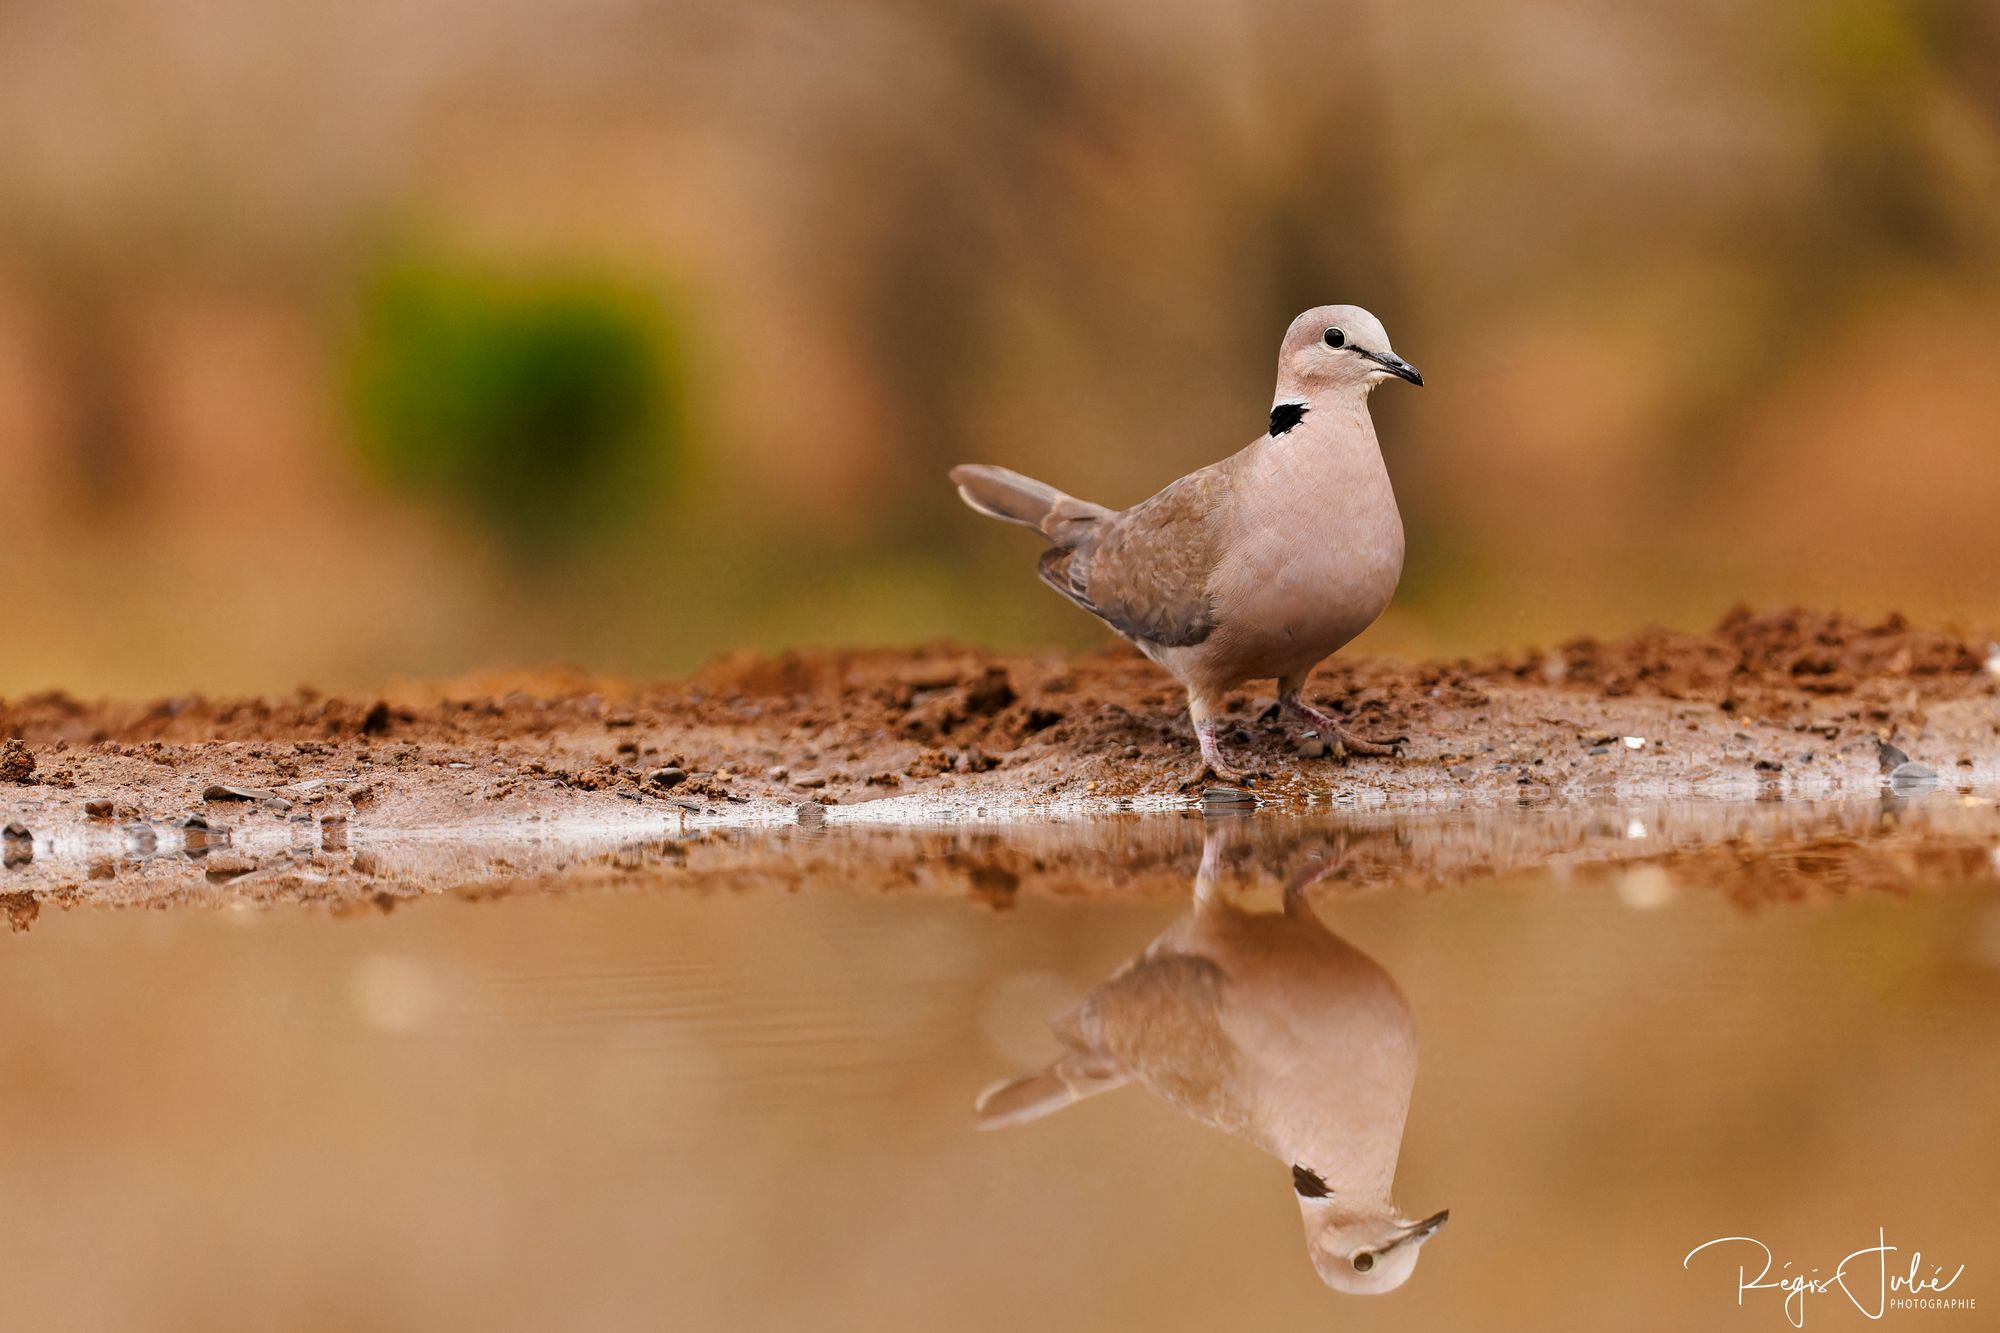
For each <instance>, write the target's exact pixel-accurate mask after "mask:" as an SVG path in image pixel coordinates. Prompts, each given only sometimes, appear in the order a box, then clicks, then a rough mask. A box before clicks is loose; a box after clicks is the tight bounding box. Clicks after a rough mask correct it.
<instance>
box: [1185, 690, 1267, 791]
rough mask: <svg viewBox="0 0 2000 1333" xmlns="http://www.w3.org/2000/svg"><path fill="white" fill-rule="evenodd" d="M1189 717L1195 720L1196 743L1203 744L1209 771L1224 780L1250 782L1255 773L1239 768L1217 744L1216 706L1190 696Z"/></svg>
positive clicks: (1205, 761)
mask: <svg viewBox="0 0 2000 1333" xmlns="http://www.w3.org/2000/svg"><path fill="white" fill-rule="evenodd" d="M1188 717H1189V718H1191V719H1192V720H1193V721H1194V739H1195V743H1196V744H1197V745H1199V746H1201V758H1202V762H1203V763H1204V764H1206V765H1207V766H1208V771H1209V772H1211V773H1213V774H1215V776H1216V777H1218V778H1221V779H1222V780H1223V781H1224V782H1248V781H1250V779H1251V777H1252V776H1254V775H1253V774H1250V773H1247V772H1245V771H1244V770H1242V769H1240V768H1237V767H1236V766H1235V765H1234V764H1231V763H1230V762H1229V761H1228V760H1226V759H1224V758H1223V757H1222V747H1221V746H1220V745H1218V744H1216V740H1215V733H1216V726H1217V723H1216V717H1215V707H1214V705H1213V704H1211V703H1210V702H1209V701H1208V700H1206V699H1203V698H1200V697H1199V696H1195V695H1190V696H1188Z"/></svg>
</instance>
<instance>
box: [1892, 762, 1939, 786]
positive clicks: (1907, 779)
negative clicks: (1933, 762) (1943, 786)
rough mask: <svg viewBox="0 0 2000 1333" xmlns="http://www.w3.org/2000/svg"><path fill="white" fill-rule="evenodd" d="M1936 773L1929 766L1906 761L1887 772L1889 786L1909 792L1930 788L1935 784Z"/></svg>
mask: <svg viewBox="0 0 2000 1333" xmlns="http://www.w3.org/2000/svg"><path fill="white" fill-rule="evenodd" d="M1937 780H1938V773H1937V770H1936V769H1935V768H1932V767H1931V766H1930V765H1929V764H1919V763H1917V762H1915V761H1914V760H1908V761H1905V762H1903V763H1900V764H1898V765H1896V766H1895V767H1894V768H1893V769H1890V770H1889V785H1890V787H1892V788H1895V789H1897V790H1899V791H1909V790H1915V789H1921V788H1924V787H1931V786H1935V785H1936V784H1937Z"/></svg>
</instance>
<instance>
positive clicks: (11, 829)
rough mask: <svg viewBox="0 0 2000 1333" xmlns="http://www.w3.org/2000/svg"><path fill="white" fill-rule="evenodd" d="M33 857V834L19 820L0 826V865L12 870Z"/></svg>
mask: <svg viewBox="0 0 2000 1333" xmlns="http://www.w3.org/2000/svg"><path fill="white" fill-rule="evenodd" d="M34 859H35V835H34V834H32V833H30V832H28V828H27V825H25V824H21V823H19V822H16V823H11V824H8V825H7V826H6V827H5V828H0V866H5V867H6V868H7V869H8V870H12V869H13V868H14V867H15V866H24V865H26V864H28V862H30V861H32V860H34Z"/></svg>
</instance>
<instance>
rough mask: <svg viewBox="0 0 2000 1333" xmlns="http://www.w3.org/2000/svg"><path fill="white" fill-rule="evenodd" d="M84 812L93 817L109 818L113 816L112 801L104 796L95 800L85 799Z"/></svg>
mask: <svg viewBox="0 0 2000 1333" xmlns="http://www.w3.org/2000/svg"><path fill="white" fill-rule="evenodd" d="M83 813H84V814H85V815H86V816H87V817H89V818H91V819H109V818H111V802H109V801H107V800H105V799H104V798H102V797H99V798H98V799H96V800H94V801H85V802H84V803H83Z"/></svg>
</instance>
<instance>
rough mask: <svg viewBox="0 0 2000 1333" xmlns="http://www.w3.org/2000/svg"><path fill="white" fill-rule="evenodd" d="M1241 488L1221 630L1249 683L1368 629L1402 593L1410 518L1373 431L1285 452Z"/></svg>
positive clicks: (1222, 589)
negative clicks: (1359, 438) (1406, 528)
mask: <svg viewBox="0 0 2000 1333" xmlns="http://www.w3.org/2000/svg"><path fill="white" fill-rule="evenodd" d="M1363 445H1365V447H1362V446H1363ZM1242 492H1247V493H1242ZM1242 492H1239V494H1240V499H1241V509H1240V511H1239V520H1240V522H1241V525H1242V526H1241V528H1240V529H1239V532H1240V538H1239V540H1238V542H1237V543H1236V547H1235V550H1234V551H1233V553H1232V556H1231V558H1230V559H1229V560H1228V561H1227V562H1225V568H1224V569H1222V570H1219V571H1218V573H1219V575H1221V577H1219V578H1218V580H1217V584H1218V587H1217V593H1218V596H1217V599H1216V601H1217V609H1218V611H1219V613H1220V614H1219V615H1218V621H1219V624H1220V629H1221V632H1222V633H1224V634H1225V635H1227V636H1228V638H1229V640H1230V641H1231V645H1232V648H1233V652H1232V654H1231V656H1232V657H1236V658H1239V659H1241V662H1242V665H1243V666H1244V668H1245V669H1244V671H1243V677H1244V678H1245V679H1257V678H1261V677H1263V676H1267V675H1278V674H1284V673H1286V672H1288V671H1291V670H1295V669H1296V670H1303V669H1304V668H1306V667H1310V666H1311V665H1312V664H1313V663H1315V662H1318V661H1320V660H1321V659H1322V658H1324V657H1326V656H1328V655H1329V654H1331V653H1333V652H1335V651H1336V650H1338V649H1339V648H1340V647H1342V646H1343V645H1344V644H1346V643H1347V642H1348V641H1349V640H1351V639H1352V638H1354V636H1355V635H1357V634H1359V633H1361V631H1362V630H1364V629H1366V628H1368V626H1369V625H1370V624H1372V623H1374V621H1375V618H1376V617H1377V616H1379V615H1381V614H1382V612H1383V610H1384V609H1385V608H1387V607H1388V605H1389V599H1390V598H1391V597H1392V596H1393V595H1394V594H1395V591H1396V583H1397V581H1398V580H1399V579H1400V578H1401V577H1402V572H1403V521H1402V516H1401V515H1400V514H1399V513H1398V512H1397V510H1396V497H1395V493H1394V491H1393V490H1392V489H1391V487H1390V484H1389V474H1388V470H1387V469H1386V468H1384V467H1383V465H1382V457H1381V454H1380V452H1379V451H1378V450H1377V449H1376V448H1375V444H1374V438H1373V433H1372V432H1369V434H1368V435H1367V437H1366V439H1365V441H1359V442H1355V443H1353V444H1349V445H1346V446H1340V445H1338V444H1337V445H1336V446H1335V447H1331V448H1328V447H1324V446H1323V447H1321V448H1318V449H1314V450H1311V451H1308V450H1304V449H1301V450H1298V451H1297V452H1296V454H1294V455H1292V456H1290V457H1287V456H1284V455H1282V454H1280V455H1279V456H1278V457H1277V458H1275V459H1273V460H1271V462H1270V464H1269V466H1267V467H1266V469H1265V470H1264V472H1263V474H1262V475H1261V476H1258V477H1257V478H1255V480H1254V481H1253V482H1252V484H1249V485H1246V486H1244V487H1243V488H1242Z"/></svg>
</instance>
